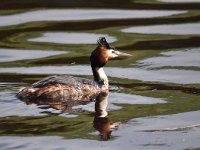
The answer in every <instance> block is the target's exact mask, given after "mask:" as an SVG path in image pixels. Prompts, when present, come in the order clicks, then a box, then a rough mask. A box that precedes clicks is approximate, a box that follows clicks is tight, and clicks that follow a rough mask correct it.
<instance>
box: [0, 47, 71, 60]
mask: <svg viewBox="0 0 200 150" xmlns="http://www.w3.org/2000/svg"><path fill="white" fill-rule="evenodd" d="M66 53H68V52H64V51H49V50H17V49H0V62H10V61H16V60H25V59H36V58H43V57H48V56H53V55H59V54H66Z"/></svg>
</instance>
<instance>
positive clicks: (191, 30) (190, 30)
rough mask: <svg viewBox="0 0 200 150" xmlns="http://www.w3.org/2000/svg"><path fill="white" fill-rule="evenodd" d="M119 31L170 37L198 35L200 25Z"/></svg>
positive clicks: (190, 24)
mask: <svg viewBox="0 0 200 150" xmlns="http://www.w3.org/2000/svg"><path fill="white" fill-rule="evenodd" d="M121 31H122V32H124V33H141V34H172V35H187V34H200V23H185V24H173V25H172V24H170V25H151V26H138V27H129V28H126V29H122V30H121Z"/></svg>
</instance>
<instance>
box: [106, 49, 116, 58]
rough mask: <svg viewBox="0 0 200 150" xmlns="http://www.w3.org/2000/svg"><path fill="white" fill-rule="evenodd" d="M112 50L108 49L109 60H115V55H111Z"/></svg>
mask: <svg viewBox="0 0 200 150" xmlns="http://www.w3.org/2000/svg"><path fill="white" fill-rule="evenodd" d="M112 50H113V49H109V50H108V56H109V58H115V57H117V55H116V54H115V53H112Z"/></svg>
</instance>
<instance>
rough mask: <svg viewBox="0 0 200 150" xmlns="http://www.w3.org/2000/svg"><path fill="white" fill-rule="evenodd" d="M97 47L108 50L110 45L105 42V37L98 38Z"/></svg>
mask: <svg viewBox="0 0 200 150" xmlns="http://www.w3.org/2000/svg"><path fill="white" fill-rule="evenodd" d="M97 45H98V46H103V47H106V48H108V49H110V48H111V47H110V45H109V44H108V42H107V41H106V38H105V37H101V38H99V40H98V41H97Z"/></svg>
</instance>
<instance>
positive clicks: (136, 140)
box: [0, 111, 200, 150]
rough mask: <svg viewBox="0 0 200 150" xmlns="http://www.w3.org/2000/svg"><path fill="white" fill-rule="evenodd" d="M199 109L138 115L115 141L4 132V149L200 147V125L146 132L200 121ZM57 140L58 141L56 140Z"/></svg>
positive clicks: (0, 143) (169, 148) (165, 148)
mask: <svg viewBox="0 0 200 150" xmlns="http://www.w3.org/2000/svg"><path fill="white" fill-rule="evenodd" d="M199 115H200V112H199V111H195V112H187V113H180V114H175V115H167V116H156V118H154V117H151V118H148V117H146V118H138V119H133V120H131V121H129V122H128V123H126V124H122V125H121V126H120V127H119V128H118V130H117V131H114V132H113V133H112V135H114V136H117V138H115V139H114V140H112V141H107V142H102V141H96V140H87V139H64V138H62V137H59V136H35V137H21V136H2V137H0V139H1V140H0V145H1V148H2V149H7V150H8V149H16V147H20V148H23V149H26V150H31V149H71V150H77V149H82V148H83V147H84V148H85V149H88V150H90V149H91V150H93V149H94V147H95V149H115V150H121V149H132V148H133V146H134V149H140V150H146V149H148V150H160V149H164V150H171V149H188V148H189V149H195V148H199V147H200V143H199V132H200V128H198V127H196V128H195V127H194V128H189V129H188V130H186V131H170V132H146V131H143V130H148V129H160V128H165V127H169V128H170V127H185V126H188V125H194V124H199V122H200V120H199V117H195V116H199ZM55 141H56V144H55Z"/></svg>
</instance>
